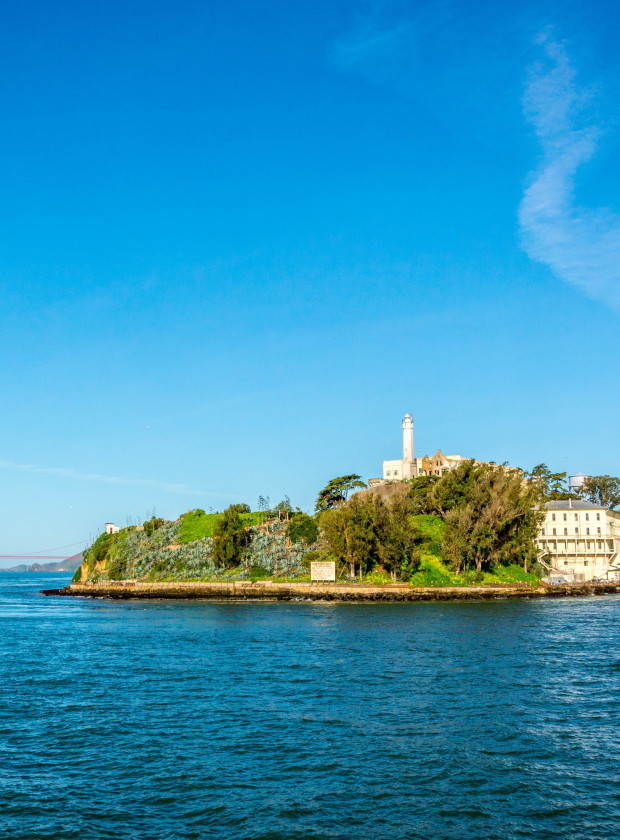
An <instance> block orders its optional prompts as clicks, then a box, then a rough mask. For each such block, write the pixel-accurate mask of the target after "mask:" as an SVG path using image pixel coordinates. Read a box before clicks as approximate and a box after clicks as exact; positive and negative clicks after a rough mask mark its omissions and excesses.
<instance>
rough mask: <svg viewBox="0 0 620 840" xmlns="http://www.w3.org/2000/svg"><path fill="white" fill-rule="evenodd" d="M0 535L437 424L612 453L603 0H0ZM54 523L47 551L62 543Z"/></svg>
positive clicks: (451, 435)
mask: <svg viewBox="0 0 620 840" xmlns="http://www.w3.org/2000/svg"><path fill="white" fill-rule="evenodd" d="M2 22H3V25H2V27H0V41H1V49H0V64H1V66H0V102H1V103H2V116H3V121H2V122H3V129H2V132H0V161H1V162H2V169H3V177H2V201H1V202H0V231H1V233H0V292H1V295H2V307H1V308H0V326H1V330H2V332H1V337H2V341H1V353H2V364H1V366H0V389H1V390H0V393H1V394H2V398H3V402H2V406H3V410H2V412H1V413H0V488H1V490H0V511H1V514H0V553H1V554H8V553H11V552H15V553H26V552H31V551H32V552H35V551H39V550H42V549H47V548H55V547H57V546H65V545H69V544H73V543H79V542H80V541H82V540H87V539H88V538H89V537H92V536H94V535H95V534H96V533H97V532H98V531H99V529H100V528H101V526H102V525H103V523H104V522H105V521H107V520H113V521H116V522H117V523H118V524H125V523H126V522H127V520H128V518H129V520H130V521H138V520H140V521H141V520H142V519H144V518H145V517H146V515H147V514H149V515H150V513H151V512H152V511H153V510H154V509H155V510H156V512H157V514H158V515H160V516H165V517H167V518H173V517H176V516H178V515H179V513H181V512H182V511H184V510H187V509H189V508H194V507H202V508H205V509H209V508H210V507H212V508H213V509H216V510H217V509H222V508H223V507H225V506H226V505H227V504H229V503H230V502H232V501H247V502H249V503H250V504H252V505H254V504H255V502H256V499H257V497H258V495H259V494H263V495H269V496H270V498H271V500H272V501H273V502H276V501H278V500H279V499H280V498H282V496H283V495H284V494H288V495H289V496H290V497H291V499H292V501H293V503H294V504H298V505H299V506H301V507H302V508H305V509H311V508H312V507H313V503H314V499H315V497H316V494H317V492H318V490H319V489H320V488H321V487H322V486H324V484H325V483H326V482H327V481H328V480H329V479H330V478H331V477H333V476H334V475H339V474H342V473H344V472H347V473H348V472H359V473H360V474H362V475H363V476H364V477H366V478H368V477H371V476H375V475H379V474H380V471H381V461H382V460H383V459H384V458H393V457H399V455H400V450H401V432H400V421H401V419H402V416H403V415H404V414H405V413H406V412H407V411H410V412H411V413H412V414H413V416H414V421H415V444H416V451H417V453H418V454H424V453H426V452H434V451H436V449H437V448H438V447H441V448H442V449H443V451H445V452H448V453H450V454H451V453H460V454H463V455H466V456H472V457H476V458H480V459H488V460H491V459H492V460H496V461H505V460H506V461H509V462H510V463H511V464H515V465H519V466H524V467H531V466H532V465H534V464H536V463H538V462H540V461H546V462H547V463H548V464H549V465H550V466H551V467H552V468H554V469H558V470H564V469H566V470H569V471H580V470H583V471H586V472H592V473H611V474H612V475H617V474H619V473H620V454H619V447H618V443H619V431H618V428H619V424H618V419H619V413H620V412H619V409H620V393H619V392H618V388H617V380H618V377H617V373H616V360H617V357H618V351H619V349H620V339H619V333H618V326H619V314H620V201H619V190H618V185H619V179H620V170H619V164H618V161H619V160H620V156H619V155H618V150H619V145H620V125H619V124H618V107H617V104H616V103H617V102H618V101H619V98H618V93H619V92H620V84H619V83H620V57H619V54H618V51H617V42H618V34H619V29H620V11H619V10H618V9H617V8H616V7H615V6H614V5H613V4H611V3H606V2H600V0H594V2H588V3H585V2H561V3H555V2H549V1H547V2H546V1H545V0H542V2H541V0H538V2H528V0H525V2H523V0H522V2H511V1H510V0H509V1H508V2H505V3H502V4H498V3H496V2H484V0H483V2H480V1H479V2H476V3H468V2H455V1H454V0H436V2H394V3H389V2H368V3H362V2H349V1H348V0H343V1H342V2H329V3H328V2H315V3H312V4H307V3H297V2H294V3H291V2H265V3H259V2H257V3H247V2H246V3H242V2H236V1H235V0H226V2H220V0H217V2H214V1H213V0H211V2H175V3H172V2H160V3H157V2H152V1H151V2H133V1H132V0H128V2H125V3H123V4H117V3H112V4H110V3H107V4H106V3H102V2H97V3H95V2H83V3H77V2H56V3H54V4H50V3H42V2H41V3H36V2H28V0H24V2H23V3H21V4H19V7H15V8H13V9H9V8H8V7H7V8H5V9H4V10H3V21H2ZM61 553H62V552H61Z"/></svg>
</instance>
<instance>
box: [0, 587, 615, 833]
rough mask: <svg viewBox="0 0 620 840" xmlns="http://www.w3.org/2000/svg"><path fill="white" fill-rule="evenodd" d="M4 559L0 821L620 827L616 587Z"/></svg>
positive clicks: (116, 829) (546, 829)
mask: <svg viewBox="0 0 620 840" xmlns="http://www.w3.org/2000/svg"><path fill="white" fill-rule="evenodd" d="M69 577H70V576H69V575H62V574H54V575H45V574H9V573H3V574H0V838H2V840H8V839H10V840H38V838H41V839H42V838H45V840H52V839H53V840H61V839H62V840H73V838H76V840H77V838H80V840H90V839H91V838H93V840H95V839H96V840H105V839H107V838H123V839H124V838H135V839H136V840H138V838H139V839H140V840H164V838H166V840H167V838H170V840H172V838H182V839H183V840H184V839H185V838H188V840H189V838H227V840H236V838H248V840H249V838H252V840H259V838H261V839H262V840H285V839H286V840H289V838H290V840H303V838H316V839H317V840H318V838H325V840H327V838H337V839H338V840H340V838H342V840H344V838H347V840H349V839H350V840H353V838H355V840H360V838H375V839H376V840H388V839H389V840H395V838H438V839H440V838H450V840H469V838H472V840H474V838H475V840H480V838H486V839H487V840H491V838H536V840H544V838H558V839H559V838H562V840H566V838H570V839H571V840H578V838H588V840H595V838H600V839H601V840H609V838H613V837H616V836H618V835H620V770H619V759H618V753H619V747H620V737H619V732H620V646H619V638H620V596H607V597H589V598H576V599H569V598H564V599H559V600H554V601H549V602H542V601H539V600H531V601H495V602H491V603H483V602H474V603H458V602H455V603H437V604H331V603H310V602H292V603H273V602H242V603H238V602H235V603H233V602H174V601H151V602H140V601H130V602H120V601H106V600H91V599H73V598H54V597H51V598H50V597H44V596H42V595H40V594H39V590H41V589H44V588H52V587H58V586H62V585H64V584H65V583H67V582H68V579H69Z"/></svg>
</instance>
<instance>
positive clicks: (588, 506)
mask: <svg viewBox="0 0 620 840" xmlns="http://www.w3.org/2000/svg"><path fill="white" fill-rule="evenodd" d="M545 508H546V509H547V510H607V508H606V507H603V505H593V504H592V502H584V501H582V500H581V499H579V500H577V499H556V500H554V501H552V502H545Z"/></svg>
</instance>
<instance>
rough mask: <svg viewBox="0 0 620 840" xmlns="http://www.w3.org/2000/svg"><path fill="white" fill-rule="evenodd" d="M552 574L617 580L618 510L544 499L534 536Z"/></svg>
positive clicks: (619, 575)
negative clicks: (541, 518)
mask: <svg viewBox="0 0 620 840" xmlns="http://www.w3.org/2000/svg"><path fill="white" fill-rule="evenodd" d="M536 542H537V545H538V548H539V549H540V552H541V559H542V561H543V563H546V564H548V565H549V567H550V572H551V574H561V575H564V576H566V577H567V578H568V579H569V580H573V581H575V582H576V583H577V582H585V581H588V580H595V579H614V580H620V564H619V563H618V560H619V557H618V554H619V551H620V512H618V511H615V510H608V509H607V508H605V507H601V506H600V505H594V504H592V503H591V502H582V501H576V500H574V499H567V500H565V501H564V500H562V501H554V502H547V503H546V504H545V520H544V522H543V523H542V525H541V528H540V532H539V534H538V538H537V541H536Z"/></svg>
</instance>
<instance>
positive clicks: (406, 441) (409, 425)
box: [403, 414, 413, 464]
mask: <svg viewBox="0 0 620 840" xmlns="http://www.w3.org/2000/svg"><path fill="white" fill-rule="evenodd" d="M403 461H404V462H405V464H413V417H412V416H411V414H405V419H404V420H403Z"/></svg>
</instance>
